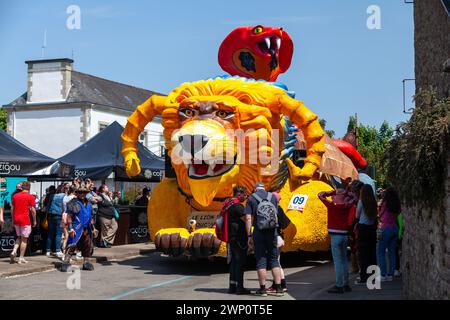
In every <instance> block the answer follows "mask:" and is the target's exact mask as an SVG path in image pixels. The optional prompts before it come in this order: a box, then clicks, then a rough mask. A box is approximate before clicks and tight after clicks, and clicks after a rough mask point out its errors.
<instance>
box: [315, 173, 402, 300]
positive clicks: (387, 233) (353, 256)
mask: <svg viewBox="0 0 450 320" xmlns="http://www.w3.org/2000/svg"><path fill="white" fill-rule="evenodd" d="M318 196H319V199H320V200H321V201H322V202H323V203H324V204H325V206H326V207H327V209H328V233H329V234H330V237H331V252H332V256H333V262H334V269H335V273H336V284H335V286H334V287H333V288H332V289H330V290H328V292H329V293H344V292H350V291H352V289H351V287H350V284H349V266H348V259H347V248H348V247H349V245H350V261H351V264H352V270H351V272H353V273H359V277H357V280H356V281H355V285H366V284H367V281H368V278H369V277H370V276H371V275H372V274H373V271H374V270H371V269H370V268H369V267H370V266H378V267H379V270H380V280H381V281H383V282H384V281H392V280H393V277H394V276H399V275H400V254H399V252H400V248H401V239H402V236H403V220H402V216H401V205H400V199H399V196H398V194H397V192H396V191H395V190H394V189H393V188H392V187H390V188H388V189H386V190H381V189H379V190H375V188H374V186H373V185H370V184H365V183H363V182H361V181H359V180H354V181H352V182H351V183H348V182H347V183H346V184H345V185H344V187H343V188H339V189H337V190H333V191H330V192H321V193H319V195H318ZM377 197H378V198H379V201H378V202H377V199H376V198H377ZM329 198H331V199H329ZM386 254H387V256H388V259H386ZM387 261H388V262H389V263H387ZM387 265H389V268H387Z"/></svg>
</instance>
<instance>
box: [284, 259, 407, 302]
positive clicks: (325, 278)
mask: <svg viewBox="0 0 450 320" xmlns="http://www.w3.org/2000/svg"><path fill="white" fill-rule="evenodd" d="M356 277H357V275H356V274H351V275H350V277H349V280H350V286H351V288H352V292H349V293H344V294H331V293H328V292H327V290H328V289H330V288H332V287H333V286H334V284H335V273H334V266H333V263H332V262H328V263H325V264H323V265H317V266H316V267H314V268H310V269H307V270H303V271H302V272H297V273H288V274H287V275H286V280H287V284H288V288H289V291H288V294H289V295H290V296H292V297H293V298H294V299H296V300H401V299H404V298H403V296H402V278H401V277H400V278H394V281H392V282H381V289H380V290H376V289H374V290H369V289H368V288H367V286H365V285H364V286H361V285H355V284H354V282H355V280H356Z"/></svg>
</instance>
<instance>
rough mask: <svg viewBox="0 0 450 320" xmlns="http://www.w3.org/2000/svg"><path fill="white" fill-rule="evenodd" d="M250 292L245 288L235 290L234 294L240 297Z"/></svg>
mask: <svg viewBox="0 0 450 320" xmlns="http://www.w3.org/2000/svg"><path fill="white" fill-rule="evenodd" d="M251 293H252V292H251V291H250V290H248V289H246V288H237V289H236V294H237V295H238V296H241V295H247V294H251Z"/></svg>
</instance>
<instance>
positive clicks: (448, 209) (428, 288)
mask: <svg viewBox="0 0 450 320" xmlns="http://www.w3.org/2000/svg"><path fill="white" fill-rule="evenodd" d="M448 159H449V160H448V169H447V173H446V175H447V183H446V193H447V197H446V202H445V203H443V204H442V206H441V208H440V209H433V210H430V209H429V208H426V207H425V206H420V205H418V206H415V207H412V208H411V207H409V208H406V207H405V208H403V216H404V222H405V233H404V238H403V255H402V261H401V268H402V272H403V296H404V297H405V298H407V299H450V153H449V158H448Z"/></svg>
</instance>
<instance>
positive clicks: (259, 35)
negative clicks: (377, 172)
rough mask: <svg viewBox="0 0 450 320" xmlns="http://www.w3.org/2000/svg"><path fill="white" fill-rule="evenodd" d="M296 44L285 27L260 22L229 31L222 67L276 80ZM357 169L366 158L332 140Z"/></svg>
mask: <svg viewBox="0 0 450 320" xmlns="http://www.w3.org/2000/svg"><path fill="white" fill-rule="evenodd" d="M293 53H294V44H293V43H292V39H291V37H290V36H289V34H288V33H287V32H286V31H285V30H283V28H273V27H268V26H262V25H257V26H255V27H239V28H236V29H234V30H233V31H231V32H230V34H229V35H228V36H227V37H226V38H225V39H224V40H223V42H222V44H221V45H220V48H219V55H218V60H219V64H220V66H221V67H222V69H223V70H224V71H226V72H228V73H229V74H230V75H232V76H241V77H245V78H253V79H257V80H261V79H262V80H266V81H271V82H273V81H276V80H277V77H278V76H279V75H280V73H284V72H286V71H287V69H288V68H289V66H290V65H291V60H292V55H293ZM333 142H334V144H335V145H336V147H337V148H338V149H339V150H341V151H342V152H343V153H344V154H345V155H346V156H347V157H349V158H350V160H351V161H352V162H353V165H354V166H355V167H356V168H361V169H364V168H365V167H366V166H367V162H366V160H364V158H363V157H362V156H361V155H360V154H359V152H358V151H357V150H356V149H355V148H354V147H353V145H351V144H350V143H348V142H346V141H343V140H337V139H333Z"/></svg>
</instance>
